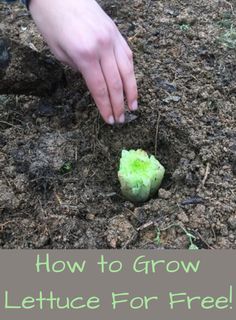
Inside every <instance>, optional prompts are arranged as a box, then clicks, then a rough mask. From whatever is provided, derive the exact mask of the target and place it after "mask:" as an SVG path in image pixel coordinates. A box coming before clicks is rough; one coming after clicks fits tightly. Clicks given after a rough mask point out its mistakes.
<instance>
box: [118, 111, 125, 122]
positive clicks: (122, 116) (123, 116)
mask: <svg viewBox="0 0 236 320" xmlns="http://www.w3.org/2000/svg"><path fill="white" fill-rule="evenodd" d="M124 122H125V115H124V113H123V114H122V115H121V116H120V118H119V123H124Z"/></svg>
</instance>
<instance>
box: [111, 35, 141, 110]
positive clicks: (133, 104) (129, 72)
mask: <svg viewBox="0 0 236 320" xmlns="http://www.w3.org/2000/svg"><path fill="white" fill-rule="evenodd" d="M115 56H116V61H117V65H118V68H119V71H120V75H121V78H122V81H123V86H124V91H125V95H126V98H127V102H128V106H129V109H130V110H131V111H135V110H137V109H138V102H137V101H138V89H137V82H136V79H135V74H134V66H133V57H132V51H131V50H130V48H129V46H128V44H127V43H126V41H125V40H124V38H123V37H122V36H120V43H118V44H117V45H116V47H115Z"/></svg>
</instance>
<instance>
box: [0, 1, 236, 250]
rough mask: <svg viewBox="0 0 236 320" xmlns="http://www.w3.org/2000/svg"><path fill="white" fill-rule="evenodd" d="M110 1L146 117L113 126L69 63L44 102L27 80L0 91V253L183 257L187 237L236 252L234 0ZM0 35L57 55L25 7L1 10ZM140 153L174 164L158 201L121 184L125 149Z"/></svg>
mask: <svg viewBox="0 0 236 320" xmlns="http://www.w3.org/2000/svg"><path fill="white" fill-rule="evenodd" d="M102 5H103V6H104V8H105V10H106V11H107V12H108V13H109V14H110V15H111V16H112V18H113V19H114V20H115V22H116V23H117V25H118V26H119V28H120V30H121V32H122V33H123V35H124V36H125V37H126V38H127V39H128V42H129V44H130V46H131V47H132V49H133V51H134V57H135V67H136V76H137V80H138V86H139V105H140V109H139V111H137V112H136V113H134V114H132V115H131V114H129V113H127V121H126V123H125V124H124V125H117V126H114V127H111V126H109V125H106V124H105V123H104V122H103V121H102V120H101V118H100V116H99V114H98V112H97V109H96V107H95V105H94V103H93V101H92V99H91V97H90V95H89V93H88V91H87V89H86V86H85V85H84V83H83V80H82V79H81V77H80V75H78V74H76V73H75V72H73V71H71V70H70V69H69V68H67V67H63V73H64V78H65V81H64V82H62V83H60V84H59V86H58V87H57V88H55V89H54V90H52V91H50V93H49V94H48V92H47V94H45V96H44V95H43V94H42V92H41V91H42V90H41V91H40V92H41V95H39V96H36V95H35V96H33V95H29V94H32V92H38V90H37V88H31V90H30V88H29V83H28V84H27V86H25V85H24V81H23V82H22V86H18V89H19V90H18V92H17V93H18V94H16V93H15V92H12V91H10V88H8V89H9V90H8V92H6V93H4V92H3V93H2V94H1V95H0V148H1V149H0V246H1V247H2V248H45V249H46V248H53V249H56V248H149V249H150V248H153V249H170V248H171V249H173V248H175V249H187V248H189V245H190V243H191V241H190V239H189V235H188V234H187V233H189V234H191V235H192V236H194V238H192V241H193V243H194V244H195V245H196V246H197V247H198V248H199V249H219V248H234V249H236V130H235V125H236V6H235V2H234V1H224V0H220V1H218V0H198V1H184V0H181V1H180V0H172V1H170V0H164V1H154V0H153V1H152V0H150V1H148V0H147V1H144V0H143V1H141V0H135V1H126V0H113V1H103V2H102ZM0 30H1V32H2V33H3V34H4V35H5V37H6V36H7V38H8V39H9V40H11V41H14V42H17V43H18V44H19V46H21V47H22V46H24V47H25V48H27V49H29V50H33V51H36V52H37V55H40V56H41V57H47V58H50V59H53V58H52V57H51V55H50V53H49V52H48V48H47V46H46V44H45V43H44V42H43V40H42V38H41V36H40V35H39V33H38V32H37V30H36V27H35V26H34V23H33V21H32V20H31V18H30V16H29V15H28V13H27V12H26V11H25V9H24V8H23V7H22V6H21V5H18V4H16V5H12V6H8V5H5V4H2V3H1V4H0ZM45 59H46V58H45ZM19 61H21V59H20V60H19ZM15 63H17V62H15ZM36 63H37V62H36ZM15 67H16V68H12V79H13V80H14V79H17V74H16V70H17V67H18V66H17V65H15ZM8 77H9V74H8ZM27 77H28V75H27V74H26V75H25V78H27ZM39 78H40V70H39ZM15 81H17V80H15ZM13 82H14V81H13ZM36 84H37V85H40V83H39V82H38V81H35V82H32V86H35V85H36ZM19 93H20V94H19ZM137 148H141V149H144V150H146V151H147V152H149V153H150V154H155V153H156V156H157V158H158V159H159V160H160V161H161V163H162V164H163V165H164V166H165V168H166V175H165V179H164V182H163V184H162V187H161V189H160V190H159V192H158V194H157V195H156V196H155V197H154V198H153V199H151V200H149V201H148V202H146V203H144V204H139V205H135V204H133V203H131V202H129V201H126V200H125V199H124V198H123V197H122V195H121V193H120V187H119V183H118V179H117V169H118V165H119V158H120V154H121V150H122V149H137Z"/></svg>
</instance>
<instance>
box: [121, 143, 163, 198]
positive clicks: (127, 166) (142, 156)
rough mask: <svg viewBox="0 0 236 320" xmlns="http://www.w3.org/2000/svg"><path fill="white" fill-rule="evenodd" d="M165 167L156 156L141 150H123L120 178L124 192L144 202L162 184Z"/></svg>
mask: <svg viewBox="0 0 236 320" xmlns="http://www.w3.org/2000/svg"><path fill="white" fill-rule="evenodd" d="M164 173H165V169H164V167H163V166H162V165H161V163H160V162H159V161H158V160H157V159H156V158H155V157H154V156H152V155H151V156H148V154H147V153H146V152H145V151H143V150H141V149H138V150H130V151H127V150H123V151H122V154H121V159H120V168H119V172H118V178H119V181H120V184H121V192H122V194H123V195H124V196H125V197H126V198H127V199H129V200H130V201H132V202H144V201H146V200H148V199H149V198H150V197H151V196H153V195H154V194H155V193H156V191H157V190H158V188H159V187H160V185H161V182H162V179H163V177H164Z"/></svg>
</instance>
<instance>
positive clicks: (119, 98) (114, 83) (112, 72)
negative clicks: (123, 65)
mask: <svg viewBox="0 0 236 320" xmlns="http://www.w3.org/2000/svg"><path fill="white" fill-rule="evenodd" d="M101 67H102V71H103V75H104V78H105V80H106V84H107V88H108V92H109V96H110V102H111V105H112V110H113V114H114V117H115V121H116V122H117V123H124V121H125V116H124V94H123V83H122V79H121V76H120V73H119V69H118V66H117V62H116V59H115V56H114V52H113V50H112V49H111V50H109V51H108V52H107V53H106V55H105V56H103V58H102V59H101Z"/></svg>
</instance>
